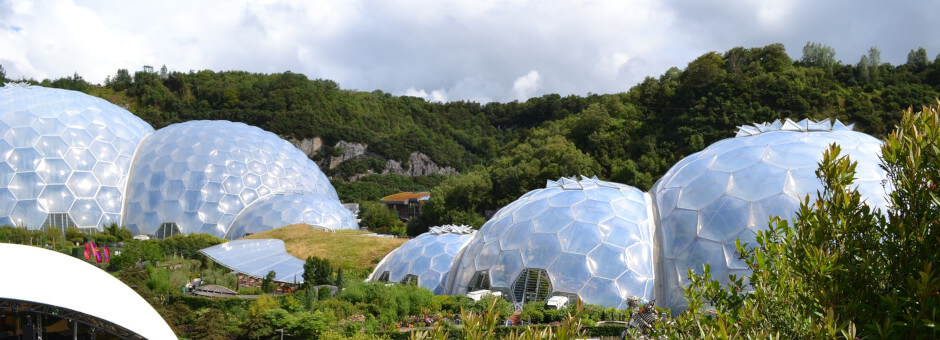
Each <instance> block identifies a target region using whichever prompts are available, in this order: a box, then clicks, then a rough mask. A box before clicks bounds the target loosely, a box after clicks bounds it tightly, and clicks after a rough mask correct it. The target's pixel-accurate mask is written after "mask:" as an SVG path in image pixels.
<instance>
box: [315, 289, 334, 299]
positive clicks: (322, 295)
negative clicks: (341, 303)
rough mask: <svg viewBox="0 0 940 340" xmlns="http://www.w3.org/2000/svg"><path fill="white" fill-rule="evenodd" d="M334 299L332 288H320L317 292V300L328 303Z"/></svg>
mask: <svg viewBox="0 0 940 340" xmlns="http://www.w3.org/2000/svg"><path fill="white" fill-rule="evenodd" d="M332 297H333V293H332V292H330V287H325V286H324V287H320V289H319V290H317V300H320V301H326V300H329V299H330V298H332Z"/></svg>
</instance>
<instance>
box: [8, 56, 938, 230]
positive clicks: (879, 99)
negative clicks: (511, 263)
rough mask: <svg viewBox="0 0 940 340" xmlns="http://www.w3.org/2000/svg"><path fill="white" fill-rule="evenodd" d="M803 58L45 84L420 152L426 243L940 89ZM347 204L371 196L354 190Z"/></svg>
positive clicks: (900, 71) (889, 119)
mask: <svg viewBox="0 0 940 340" xmlns="http://www.w3.org/2000/svg"><path fill="white" fill-rule="evenodd" d="M802 52H803V54H802V57H801V58H800V59H799V60H794V59H792V58H791V57H790V56H789V55H788V54H787V52H786V51H785V50H784V47H783V45H781V44H774V45H768V46H765V47H757V48H742V47H737V48H733V49H731V50H729V51H726V52H724V53H718V52H710V53H706V54H704V55H702V56H700V57H698V58H696V59H695V60H693V61H691V62H690V63H689V64H688V65H686V66H685V67H684V68H678V67H677V68H672V69H670V70H669V71H667V72H666V73H665V74H662V75H660V76H659V77H655V78H654V77H648V78H646V79H645V80H644V81H643V82H642V83H640V84H637V85H635V86H633V87H632V88H630V89H629V90H628V91H626V92H624V93H616V94H590V95H588V96H575V95H571V96H566V97H562V96H559V95H557V94H550V95H544V96H542V97H537V98H532V99H529V100H527V101H525V102H509V103H486V104H480V103H473V102H450V103H429V102H427V101H425V100H423V99H420V98H414V97H404V96H401V97H398V96H393V95H391V94H388V93H384V92H381V91H373V92H358V91H350V90H343V89H341V88H340V85H339V84H337V83H335V82H333V81H330V80H323V79H315V80H311V79H308V78H307V77H306V76H304V75H301V74H295V73H290V72H284V73H280V74H256V73H248V72H240V71H225V72H214V71H189V72H185V73H184V72H170V71H167V69H166V68H163V69H161V70H158V71H153V70H152V69H147V70H143V71H138V72H134V73H133V74H131V73H130V72H129V71H127V70H124V69H121V70H118V71H117V72H116V74H115V75H114V76H113V77H111V78H109V79H108V80H107V81H106V83H105V84H103V85H93V84H88V83H87V82H85V81H84V80H83V79H82V78H81V76H79V75H77V74H76V75H74V76H72V77H68V78H61V79H56V80H44V81H42V82H41V84H42V85H44V86H53V87H61V88H69V89H75V90H79V91H84V92H87V93H89V94H92V95H96V96H99V97H103V98H106V99H108V100H109V101H111V102H114V103H116V104H119V105H122V106H124V107H126V108H128V110H130V111H131V112H133V113H135V114H137V115H139V116H140V117H141V118H143V119H144V120H146V121H147V122H149V123H150V124H152V125H153V126H154V127H155V128H160V127H163V126H166V125H168V124H172V123H176V122H182V121H187V120H194V119H226V120H232V121H239V122H244V123H247V124H251V125H256V126H259V127H261V128H263V129H265V130H268V131H272V132H274V133H276V134H279V135H281V136H284V137H287V138H295V139H302V138H310V137H321V138H323V139H324V140H325V141H326V143H325V144H326V145H328V146H329V145H334V144H335V143H336V142H338V141H341V140H342V141H348V142H359V143H364V144H367V145H368V151H370V152H371V153H372V154H374V155H378V156H377V157H382V158H386V159H393V160H398V161H406V160H407V158H408V155H409V154H411V153H412V152H413V151H419V152H422V153H424V154H427V155H428V156H430V157H431V159H432V160H433V161H434V162H435V163H437V164H439V165H442V166H452V167H454V168H456V169H457V170H458V171H460V172H461V173H462V174H463V175H460V176H452V177H448V178H446V179H444V180H443V182H440V184H439V185H437V186H436V187H434V189H433V191H432V199H431V201H429V202H428V204H427V206H426V213H425V214H424V215H423V216H421V217H420V218H418V219H416V220H414V221H413V223H412V226H411V228H410V232H412V233H416V232H420V231H422V230H424V229H425V228H426V226H427V225H434V224H440V223H460V222H463V223H470V224H473V225H480V224H482V221H483V217H482V216H483V215H485V214H486V212H488V211H493V210H495V209H498V208H499V207H500V206H502V205H505V204H506V203H509V202H511V201H512V200H514V199H515V198H516V197H518V196H519V195H521V194H523V193H525V192H526V191H529V190H532V189H534V188H537V187H541V186H544V183H545V180H547V179H557V178H558V177H560V176H571V175H575V174H583V175H597V176H598V177H601V178H603V179H607V180H612V181H616V182H622V183H626V184H630V185H633V186H636V187H639V188H641V189H644V190H646V189H649V187H650V186H651V185H652V184H653V182H654V181H655V180H656V179H657V178H658V177H659V176H661V175H662V174H663V173H664V172H665V171H666V170H667V169H668V167H669V166H671V165H672V164H674V163H675V162H676V161H677V160H679V159H680V158H681V157H683V156H685V155H688V154H690V153H693V152H695V151H698V150H700V149H702V148H703V147H704V146H706V145H708V144H710V143H713V142H715V141H717V140H719V139H722V138H727V137H730V136H733V134H734V130H735V128H736V126H738V125H742V124H749V123H752V122H763V121H770V120H773V119H777V118H791V119H802V118H814V119H822V118H837V119H841V120H843V121H845V122H848V123H856V124H857V125H856V129H857V130H860V131H863V132H867V133H870V134H872V135H874V136H876V137H883V136H884V135H885V134H886V133H887V132H888V131H890V130H891V129H892V128H893V127H894V126H895V125H896V124H897V123H898V120H899V118H900V117H901V112H902V110H903V109H906V108H907V107H909V106H911V105H915V106H917V105H922V104H923V103H932V102H934V101H935V98H937V97H938V91H940V56H938V57H937V58H935V59H934V60H933V61H931V60H930V59H929V58H928V56H927V51H925V50H924V49H922V48H921V49H917V50H911V52H910V54H909V56H908V60H907V62H906V63H905V64H902V65H897V66H895V65H891V64H887V63H882V62H881V57H880V52H879V51H878V50H877V49H876V48H872V49H871V50H870V51H869V53H867V54H866V55H863V56H861V58H860V60H859V62H858V63H856V64H843V63H840V62H838V61H836V60H835V59H834V56H835V51H833V50H832V48H831V47H828V46H825V45H822V44H816V43H808V44H807V45H806V46H805V47H804V49H803V51H802ZM0 72H2V69H0ZM0 77H2V73H0ZM326 152H327V153H328V152H329V150H327V151H326ZM323 156H326V155H323ZM314 157H315V158H316V157H319V156H314ZM376 164H378V163H376ZM375 170H381V169H373V171H375ZM377 172H380V171H377ZM426 182H427V181H426ZM430 182H434V183H437V182H438V181H430ZM334 183H335V184H338V185H342V183H341V182H336V181H334ZM369 195H371V196H375V195H376V193H375V192H371V193H370V194H369ZM350 197H351V198H361V199H366V197H357V194H356V191H355V190H352V191H351V192H350V191H349V190H347V198H350ZM372 199H374V198H372Z"/></svg>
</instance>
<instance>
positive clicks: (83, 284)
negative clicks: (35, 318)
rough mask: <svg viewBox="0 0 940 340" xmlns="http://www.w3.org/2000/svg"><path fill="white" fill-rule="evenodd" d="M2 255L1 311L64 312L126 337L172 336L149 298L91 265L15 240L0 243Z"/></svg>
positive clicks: (70, 317) (51, 313)
mask: <svg viewBox="0 0 940 340" xmlns="http://www.w3.org/2000/svg"><path fill="white" fill-rule="evenodd" d="M0 258H4V259H8V260H6V261H2V262H0V273H2V277H3V279H2V280H0V308H2V309H4V310H6V309H16V310H23V309H24V308H25V309H28V310H29V311H31V312H40V313H46V314H50V315H57V316H67V317H68V318H69V319H72V320H74V321H78V322H81V323H84V324H86V325H88V326H91V327H95V328H97V329H99V330H103V331H107V332H109V333H112V334H114V335H117V336H119V337H121V338H126V339H135V338H139V339H176V335H175V334H173V330H172V329H170V326H169V325H167V323H166V321H164V320H163V318H162V317H160V314H158V313H157V311H156V310H154V309H153V307H151V306H150V304H148V303H147V301H145V300H144V299H143V298H141V297H140V295H137V293H136V292H134V290H132V289H131V288H130V287H128V286H127V285H125V284H124V283H122V282H121V281H119V280H118V279H116V278H115V277H113V276H111V275H110V274H108V273H106V272H104V271H102V270H100V269H98V268H96V267H95V266H92V265H90V264H88V263H85V262H84V261H81V260H79V259H76V258H74V257H71V256H68V255H65V254H61V253H58V252H54V251H51V250H47V249H43V248H38V247H32V246H24V245H17V244H0ZM14 259H15V260H14ZM65 282H67V283H68V284H63V283H65Z"/></svg>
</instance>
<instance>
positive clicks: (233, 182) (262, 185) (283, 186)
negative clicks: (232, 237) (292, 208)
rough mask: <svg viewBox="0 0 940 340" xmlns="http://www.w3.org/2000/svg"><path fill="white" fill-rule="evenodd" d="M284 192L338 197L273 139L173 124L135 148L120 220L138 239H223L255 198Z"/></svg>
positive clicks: (216, 126)
mask: <svg viewBox="0 0 940 340" xmlns="http://www.w3.org/2000/svg"><path fill="white" fill-rule="evenodd" d="M287 193H296V194H320V195H324V196H327V197H329V198H331V199H338V197H337V195H336V190H334V189H333V186H332V185H330V182H329V180H328V179H327V178H326V176H324V175H323V172H321V171H320V169H319V168H318V167H317V165H316V164H314V163H313V161H311V160H310V159H309V158H307V156H306V155H305V154H304V153H303V152H301V151H300V150H298V149H297V148H296V147H294V146H293V145H291V144H290V143H288V142H287V141H285V140H283V139H281V138H280V137H278V136H277V135H275V134H273V133H270V132H267V131H264V130H262V129H259V128H257V127H253V126H249V125H245V124H242V123H233V122H228V121H190V122H185V123H179V124H173V125H170V126H167V127H165V128H163V129H160V130H158V131H156V132H154V133H153V134H152V135H151V136H150V137H148V138H147V139H145V140H144V141H143V143H142V144H141V146H140V150H139V151H138V155H137V160H136V161H135V163H134V171H133V172H132V173H131V177H130V180H129V184H128V195H127V208H126V209H127V212H126V214H125V221H124V222H125V225H126V226H127V227H128V229H130V230H131V231H134V232H135V233H138V234H155V235H158V237H160V236H161V235H169V234H175V233H186V234H189V233H208V234H212V235H215V236H218V237H223V236H224V235H225V234H226V231H227V230H228V228H229V227H230V226H231V224H232V222H233V221H234V220H235V217H236V216H237V215H238V214H239V213H240V212H241V211H242V209H244V208H245V207H247V206H248V205H250V204H251V203H253V202H254V201H255V200H257V199H259V198H262V197H266V196H268V195H272V194H287Z"/></svg>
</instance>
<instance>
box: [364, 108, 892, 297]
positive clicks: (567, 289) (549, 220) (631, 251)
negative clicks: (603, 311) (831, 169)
mask: <svg viewBox="0 0 940 340" xmlns="http://www.w3.org/2000/svg"><path fill="white" fill-rule="evenodd" d="M833 143H835V144H838V145H840V146H841V148H842V153H843V155H848V156H849V157H850V158H851V159H852V160H853V161H856V162H858V166H857V168H856V177H857V179H856V181H855V187H856V188H857V189H858V191H859V192H860V193H861V194H862V196H863V198H864V199H865V202H866V204H868V205H869V206H872V207H873V208H877V209H884V208H885V207H886V206H887V201H886V197H887V192H886V188H885V187H884V185H883V180H884V179H885V173H884V171H883V170H882V169H881V168H880V167H879V163H880V162H879V156H880V147H881V142H880V141H879V140H877V139H875V138H873V137H871V136H868V135H866V134H863V133H858V132H854V131H852V127H851V126H846V125H844V124H842V123H841V122H839V121H835V122H834V123H830V122H829V121H828V120H826V121H820V122H814V121H810V120H804V121H800V122H794V121H791V120H782V121H775V122H772V123H764V124H754V125H752V126H743V127H741V128H740V130H739V132H738V134H737V136H736V137H735V138H729V139H725V140H722V141H719V142H717V143H714V144H712V145H710V146H708V147H707V148H705V149H704V150H702V151H700V152H698V153H695V154H693V155H690V156H688V157H686V158H684V159H682V160H681V161H680V162H678V163H677V164H676V165H675V166H673V167H672V168H671V169H670V170H669V171H668V172H667V173H666V174H665V175H664V176H663V177H662V178H661V179H660V180H659V181H657V182H656V184H655V185H654V186H653V188H652V190H651V191H650V192H649V193H643V192H642V191H640V190H638V189H636V188H633V187H630V186H627V185H623V184H618V183H611V182H605V181H601V180H598V179H597V178H581V179H580V180H578V179H575V178H561V179H559V180H558V181H549V182H548V185H547V186H546V187H545V188H544V189H537V190H533V191H531V192H529V193H527V194H525V195H523V196H522V197H520V198H519V199H518V200H516V201H515V202H512V203H510V204H509V205H507V206H505V207H503V208H502V209H500V210H499V211H498V212H497V213H496V214H495V215H494V216H493V217H492V218H491V219H490V220H489V221H487V222H486V224H484V225H483V227H482V228H480V231H479V232H478V233H476V235H475V236H473V238H472V239H470V240H469V241H468V242H467V244H466V246H465V247H464V248H463V250H462V251H461V252H460V254H459V255H457V256H456V257H454V261H453V263H452V265H451V268H450V272H449V274H448V275H447V281H446V285H445V286H444V292H445V293H448V294H467V293H470V292H473V291H477V290H484V289H485V290H490V291H496V292H500V293H501V294H502V296H503V297H506V298H508V299H509V300H511V301H513V302H516V303H520V304H521V303H525V302H529V301H544V300H546V299H547V298H549V297H551V296H554V295H562V296H566V297H569V298H577V299H581V300H583V301H585V302H587V303H592V304H598V305H604V306H611V307H619V308H623V307H625V306H626V305H627V303H628V302H627V301H629V300H632V299H633V298H640V299H643V300H651V299H656V300H657V301H658V302H659V304H660V305H665V306H667V307H671V308H672V309H673V310H682V309H684V308H685V303H686V301H685V297H684V293H683V291H682V288H683V287H684V286H686V285H687V284H688V278H687V275H686V274H687V270H688V269H690V268H691V269H692V270H695V271H698V272H701V270H702V267H703V265H705V264H708V265H710V266H711V270H712V275H713V277H715V278H718V279H719V280H725V281H726V280H727V278H728V275H729V274H739V275H743V274H747V273H748V270H747V267H746V266H745V264H744V263H741V262H740V260H739V259H738V257H737V254H736V253H735V251H736V249H735V240H736V239H740V240H741V242H744V243H749V244H751V245H754V244H755V237H756V233H757V231H758V230H764V229H766V227H767V223H768V221H769V218H770V216H781V217H783V218H785V219H792V218H794V217H795V211H796V210H797V209H798V208H799V205H800V202H801V200H803V199H804V198H806V197H807V195H810V196H812V197H814V196H815V194H816V192H817V190H820V189H821V188H822V185H821V183H820V181H819V179H818V178H817V177H816V175H815V170H816V168H817V167H818V164H817V163H818V162H820V161H821V160H822V156H823V152H824V151H825V149H826V148H827V147H828V146H829V145H830V144H833ZM423 237H425V235H422V236H419V238H416V239H415V240H413V241H410V242H416V241H417V240H419V239H422V238H423ZM410 242H409V243H410ZM409 243H406V244H405V245H404V246H402V249H404V248H406V247H409V246H410V245H409ZM416 254H417V253H416ZM416 254H413V255H409V256H400V254H399V251H398V250H396V252H393V253H392V254H390V255H389V256H388V257H386V259H384V260H383V262H382V264H381V265H380V267H381V268H398V267H396V266H399V267H405V263H407V262H408V261H410V260H411V259H413V258H415V256H416ZM405 268H406V267H405ZM376 273H381V271H380V270H379V269H377V270H376ZM396 273H397V275H399V276H396V277H395V278H394V279H392V280H389V281H398V280H399V279H401V278H402V277H403V275H405V274H403V273H411V274H415V273H414V272H408V271H407V270H405V271H401V272H396ZM375 275H376V274H373V276H375ZM420 279H421V278H420V277H418V284H420V285H422V286H424V284H423V283H422V282H421V280H420ZM435 284H436V282H435ZM436 292H437V291H436Z"/></svg>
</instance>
